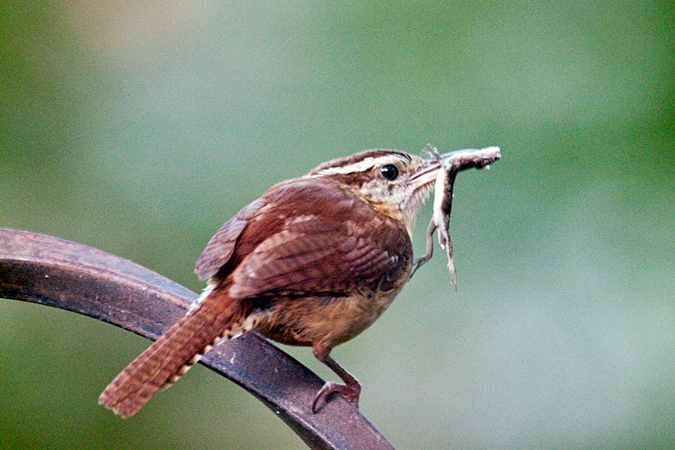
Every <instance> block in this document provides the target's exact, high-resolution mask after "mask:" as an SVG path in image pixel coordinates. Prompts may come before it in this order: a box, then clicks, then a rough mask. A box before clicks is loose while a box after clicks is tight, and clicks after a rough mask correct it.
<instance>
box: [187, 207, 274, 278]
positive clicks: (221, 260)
mask: <svg viewBox="0 0 675 450" xmlns="http://www.w3.org/2000/svg"><path fill="white" fill-rule="evenodd" d="M264 205H265V200H264V199H263V198H259V199H258V200H256V201H254V202H253V203H250V204H249V205H247V206H245V207H244V208H243V209H242V210H241V211H239V212H238V213H237V214H236V215H235V216H234V217H232V218H231V219H230V220H228V221H227V222H225V224H224V225H223V226H222V227H220V230H218V232H217V233H216V234H215V235H214V236H213V237H212V238H211V240H209V243H208V244H206V248H204V251H203V252H202V255H201V256H200V257H199V259H198V260H197V264H195V272H196V273H197V276H198V277H199V279H200V280H205V279H207V278H210V277H212V276H214V275H215V274H216V273H217V272H218V270H220V268H221V267H223V266H224V265H225V264H227V262H228V261H229V260H230V257H231V256H232V253H233V252H234V248H235V245H236V242H237V238H239V235H240V234H241V232H242V231H243V230H244V228H245V227H246V224H247V223H248V221H249V220H250V219H251V217H253V216H254V215H255V213H256V212H257V211H258V210H259V209H260V208H261V207H262V206H264Z"/></svg>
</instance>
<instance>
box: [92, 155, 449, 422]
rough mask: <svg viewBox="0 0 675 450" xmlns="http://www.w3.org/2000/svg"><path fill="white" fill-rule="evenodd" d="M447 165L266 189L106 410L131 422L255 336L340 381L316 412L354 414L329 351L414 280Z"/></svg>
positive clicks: (104, 400)
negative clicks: (329, 405)
mask: <svg viewBox="0 0 675 450" xmlns="http://www.w3.org/2000/svg"><path fill="white" fill-rule="evenodd" d="M449 155H451V154H449ZM444 157H445V155H444ZM444 157H442V158H444ZM442 158H432V159H429V160H425V159H423V158H421V157H419V156H414V155H410V154H408V153H405V152H401V151H396V150H368V151H364V152H361V153H358V154H356V155H353V156H349V157H346V158H340V159H335V160H332V161H328V162H326V163H323V164H321V165H320V166H318V167H317V168H315V169H314V170H312V171H311V172H309V174H307V175H305V176H303V177H301V178H296V179H292V180H288V181H284V182H281V183H279V184H277V185H275V186H273V187H271V188H270V189H269V190H268V191H267V192H265V194H264V195H263V196H262V197H261V198H259V199H257V200H255V201H254V202H253V203H251V204H249V205H248V206H246V207H244V208H243V209H242V210H241V211H239V213H237V214H236V215H235V216H234V217H233V218H231V219H230V220H229V221H227V223H225V225H223V226H222V228H221V229H220V230H219V231H218V232H217V233H216V234H215V235H214V236H213V237H212V238H211V240H210V241H209V243H208V244H207V246H206V248H205V249H204V252H203V253H202V255H201V257H200V258H199V260H198V261H197V264H196V273H197V275H198V276H199V278H200V279H207V280H208V286H207V288H206V289H205V291H204V293H203V294H202V295H201V297H200V298H199V300H198V301H197V302H195V304H194V305H193V306H192V307H191V308H190V310H189V311H188V313H187V314H186V315H185V317H183V318H182V319H181V320H179V321H178V322H177V323H176V324H175V325H173V326H172V327H171V328H170V329H169V330H168V331H167V332H166V333H165V334H164V335H163V336H161V337H160V338H159V339H158V340H157V341H156V342H154V343H153V344H152V345H151V346H150V347H149V348H148V349H147V350H145V351H144V352H143V353H142V354H141V355H140V356H138V357H137V358H136V359H135V360H134V361H133V362H131V364H129V365H128V366H127V367H126V368H125V369H124V370H123V371H122V372H121V373H120V374H119V375H117V377H116V378H115V379H114V380H113V381H112V382H111V383H110V385H108V387H107V388H106V389H105V391H104V392H103V393H102V394H101V396H100V398H99V403H101V404H103V405H105V406H106V407H108V408H110V409H112V410H113V411H115V412H116V413H118V414H120V415H122V417H130V416H132V415H133V414H135V413H136V412H137V411H138V410H139V409H140V408H141V407H142V406H143V405H144V404H145V403H146V402H147V401H148V400H149V399H150V397H151V396H152V395H153V394H154V393H155V392H156V391H157V390H158V389H159V388H161V387H162V386H166V385H170V384H172V383H174V382H175V381H176V380H177V379H178V378H180V376H181V375H183V374H184V373H185V372H186V371H187V370H188V369H189V368H190V367H191V366H192V365H193V364H194V363H195V362H197V361H198V360H199V358H200V357H201V355H203V354H204V353H206V352H208V351H209V349H211V347H212V346H213V345H215V344H216V343H217V342H219V341H221V340H227V339H233V338H235V337H237V336H240V335H241V334H243V333H246V332H249V331H255V332H258V333H260V334H261V335H263V336H266V337H267V338H270V339H272V340H275V341H278V342H281V343H284V344H289V345H301V346H311V347H312V350H313V352H314V356H315V357H316V358H317V359H318V360H319V361H321V362H322V363H324V364H326V365H327V366H328V367H330V368H331V369H332V370H333V371H334V372H335V373H336V374H337V375H338V376H339V377H340V378H341V379H342V380H343V381H344V384H338V383H335V382H331V381H329V382H327V383H326V384H325V385H324V386H323V388H322V389H321V390H320V391H319V392H318V393H317V395H316V397H315V398H314V402H313V403H312V405H311V407H312V410H313V411H314V412H316V410H317V407H318V406H319V404H320V403H321V402H322V401H324V400H326V399H327V397H328V396H329V395H330V394H331V393H333V392H339V393H341V394H342V395H343V396H344V397H345V398H346V399H347V400H348V401H350V402H351V403H352V404H353V405H354V406H357V407H358V400H359V394H360V392H361V386H360V384H359V382H358V381H357V380H356V378H354V377H353V376H352V375H350V374H349V373H348V372H347V371H346V370H345V369H343V368H342V367H341V366H340V365H339V364H338V363H337V362H335V361H334V360H333V359H332V358H331V357H330V352H331V350H332V348H333V347H335V346H336V345H339V344H342V343H343V342H346V341H348V340H350V339H352V338H354V337H355V336H357V335H358V334H359V333H361V332H362V331H363V330H365V329H366V328H368V327H369V326H370V325H371V324H372V323H373V322H374V321H375V320H376V319H377V318H378V317H380V315H381V314H382V313H383V312H384V310H385V309H387V307H388V306H389V305H390V304H391V302H392V301H393V300H394V298H395V297H396V295H397V294H398V293H399V292H400V291H401V289H402V288H403V286H404V285H405V284H406V282H407V281H408V279H409V278H410V275H411V271H412V268H413V248H412V241H411V239H410V236H411V233H412V228H413V225H414V222H415V217H416V215H417V212H418V210H419V208H420V206H421V205H422V203H423V202H424V200H425V198H426V197H427V196H428V194H429V193H430V191H431V189H432V187H433V184H434V182H435V181H436V178H437V175H438V172H439V169H441V167H442V166H441V162H442Z"/></svg>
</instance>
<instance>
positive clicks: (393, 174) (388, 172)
mask: <svg viewBox="0 0 675 450" xmlns="http://www.w3.org/2000/svg"><path fill="white" fill-rule="evenodd" d="M380 175H382V177H383V178H386V179H387V180H389V181H394V180H395V179H396V178H398V167H396V166H395V165H393V164H385V165H384V166H382V167H380Z"/></svg>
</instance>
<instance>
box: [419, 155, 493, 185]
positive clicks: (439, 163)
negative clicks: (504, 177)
mask: <svg viewBox="0 0 675 450" xmlns="http://www.w3.org/2000/svg"><path fill="white" fill-rule="evenodd" d="M501 156H502V155H501V153H500V151H499V147H487V148H483V149H473V148H468V149H465V150H456V151H454V152H449V153H444V154H442V155H435V156H434V157H432V158H429V159H427V160H426V164H425V165H424V166H422V168H421V169H420V170H419V171H418V172H417V173H416V174H415V175H414V176H413V177H412V178H411V180H410V182H411V184H412V186H413V188H414V189H415V190H416V191H417V190H420V189H421V190H426V189H429V188H430V187H431V184H432V183H434V182H435V181H436V178H437V177H438V172H439V171H440V170H441V168H443V169H446V170H447V169H449V170H455V171H457V172H459V171H462V170H465V169H470V168H472V167H475V168H477V169H482V168H484V167H488V166H489V165H490V164H492V163H493V162H495V161H497V160H498V159H499V158H501Z"/></svg>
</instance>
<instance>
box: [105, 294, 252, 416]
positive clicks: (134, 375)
mask: <svg viewBox="0 0 675 450" xmlns="http://www.w3.org/2000/svg"><path fill="white" fill-rule="evenodd" d="M249 313H250V310H248V308H247V305H246V304H245V302H241V301H235V300H233V299H231V298H229V297H227V296H226V295H225V294H224V293H223V292H222V290H214V291H212V292H210V293H208V295H206V296H205V297H204V298H203V299H202V300H201V301H200V302H199V303H197V304H195V305H194V307H193V308H192V309H190V311H189V312H188V313H187V314H186V315H185V317H183V318H182V319H181V320H179V321H178V322H177V323H176V324H174V325H173V326H172V327H171V328H170V329H169V330H168V331H167V332H166V333H165V334H164V335H162V336H161V337H160V338H159V339H157V341H155V342H154V343H153V344H152V345H151V346H150V347H148V348H147V349H146V350H145V351H144V352H143V353H141V354H140V355H139V356H138V357H137V358H136V359H135V360H133V361H132V362H131V363H130V364H129V365H128V366H127V367H126V368H125V369H124V370H122V372H120V374H119V375H117V376H116V377H115V379H114V380H113V381H112V382H111V383H110V384H109V385H108V387H107V388H106V389H105V391H103V393H102V394H101V396H100V397H99V399H98V402H99V403H100V404H102V405H104V406H105V407H106V408H109V409H112V410H113V411H114V412H115V413H117V414H119V415H121V416H122V417H123V418H127V417H131V416H133V415H134V414H136V412H137V411H138V410H139V409H141V407H142V406H143V405H144V404H145V403H146V402H147V401H148V400H149V399H150V397H152V395H153V394H154V393H155V392H157V390H158V389H159V388H161V387H168V386H170V385H171V384H173V383H174V382H175V381H177V380H178V379H179V378H180V377H181V375H183V374H184V373H185V372H187V371H188V369H190V367H192V365H193V364H195V363H196V362H197V361H198V360H199V358H200V357H201V356H202V355H203V354H204V353H206V352H208V351H209V350H210V349H211V347H212V346H213V345H215V344H216V343H217V342H219V341H220V340H221V339H232V338H234V337H237V336H239V335H240V334H242V333H243V332H245V331H248V330H247V328H250V324H245V322H246V317H247V315H248V314H249ZM247 325H248V326H247Z"/></svg>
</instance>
